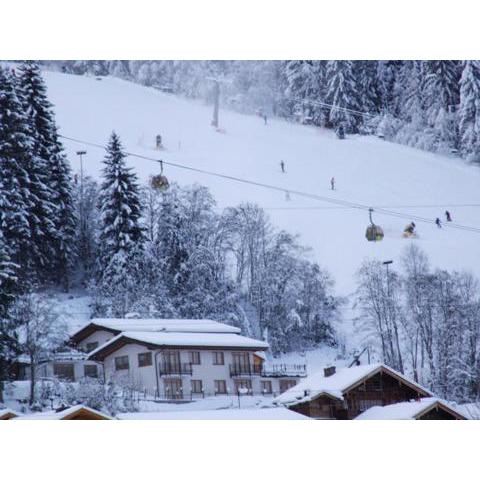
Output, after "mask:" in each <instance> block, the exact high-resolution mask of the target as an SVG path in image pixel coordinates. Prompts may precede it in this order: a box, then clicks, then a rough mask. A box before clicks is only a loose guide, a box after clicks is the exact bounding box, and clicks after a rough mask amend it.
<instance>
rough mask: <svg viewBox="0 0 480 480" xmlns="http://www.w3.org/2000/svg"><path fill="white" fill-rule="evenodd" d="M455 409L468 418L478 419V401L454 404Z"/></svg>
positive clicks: (479, 416) (479, 408) (479, 406)
mask: <svg viewBox="0 0 480 480" xmlns="http://www.w3.org/2000/svg"><path fill="white" fill-rule="evenodd" d="M455 410H456V411H457V412H460V413H461V414H462V415H463V416H464V417H466V418H467V419H469V420H480V403H478V402H477V403H462V404H460V405H456V406H455Z"/></svg>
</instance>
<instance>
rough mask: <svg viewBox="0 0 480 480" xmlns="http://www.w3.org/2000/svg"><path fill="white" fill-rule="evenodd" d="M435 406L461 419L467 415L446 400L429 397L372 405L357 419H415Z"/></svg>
mask: <svg viewBox="0 0 480 480" xmlns="http://www.w3.org/2000/svg"><path fill="white" fill-rule="evenodd" d="M434 408H441V409H443V410H445V411H447V412H449V413H451V414H452V415H454V416H457V417H459V419H462V420H466V418H465V416H464V415H463V414H462V413H460V412H459V411H458V410H457V409H456V408H454V407H453V406H452V405H449V404H448V403H447V402H445V401H444V400H440V399H438V398H434V397H429V398H422V399H420V400H419V401H412V402H401V403H394V404H392V405H386V406H384V407H382V406H376V407H371V408H369V409H368V410H366V411H365V412H363V413H361V414H360V415H359V416H358V417H356V418H355V420H415V419H417V418H419V417H421V416H422V415H424V414H426V413H427V412H429V411H430V410H432V409H434Z"/></svg>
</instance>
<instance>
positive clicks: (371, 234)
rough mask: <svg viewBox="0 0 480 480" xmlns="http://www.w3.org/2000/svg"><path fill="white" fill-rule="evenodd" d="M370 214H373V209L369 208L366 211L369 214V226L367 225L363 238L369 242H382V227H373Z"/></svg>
mask: <svg viewBox="0 0 480 480" xmlns="http://www.w3.org/2000/svg"><path fill="white" fill-rule="evenodd" d="M372 212H373V208H370V209H369V210H368V213H369V217H370V223H371V225H369V226H368V227H367V231H366V232H365V238H366V239H367V240H368V241H369V242H380V241H381V240H383V237H384V233H383V230H382V227H380V225H375V224H374V223H373V220H372Z"/></svg>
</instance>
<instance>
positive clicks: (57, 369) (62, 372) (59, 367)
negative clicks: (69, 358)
mask: <svg viewBox="0 0 480 480" xmlns="http://www.w3.org/2000/svg"><path fill="white" fill-rule="evenodd" d="M53 374H54V375H55V376H56V377H58V378H62V379H64V380H72V381H73V380H75V374H74V370H73V363H54V364H53Z"/></svg>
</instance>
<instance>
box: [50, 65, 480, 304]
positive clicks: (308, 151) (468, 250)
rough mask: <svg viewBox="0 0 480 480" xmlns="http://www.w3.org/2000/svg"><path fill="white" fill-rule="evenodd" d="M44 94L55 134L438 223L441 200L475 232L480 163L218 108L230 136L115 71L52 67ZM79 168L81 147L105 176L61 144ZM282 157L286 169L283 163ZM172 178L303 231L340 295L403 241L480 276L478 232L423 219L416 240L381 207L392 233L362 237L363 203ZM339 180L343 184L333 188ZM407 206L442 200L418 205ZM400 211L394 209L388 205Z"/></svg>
mask: <svg viewBox="0 0 480 480" xmlns="http://www.w3.org/2000/svg"><path fill="white" fill-rule="evenodd" d="M45 79H46V82H47V85H48V91H49V96H50V99H51V100H52V102H53V103H54V105H55V112H56V115H57V121H58V124H59V126H60V133H62V134H63V135H66V136H70V137H75V138H79V139H83V140H87V141H90V142H95V143H101V144H105V143H106V141H107V139H108V136H109V135H110V133H111V131H112V130H115V131H116V132H117V133H118V134H119V135H120V137H121V139H122V141H123V143H124V146H125V148H126V149H127V150H129V151H131V152H136V153H139V154H142V155H149V156H153V157H155V158H162V159H164V160H165V161H172V162H178V163H181V164H184V165H189V166H194V167H197V168H202V169H207V170H213V171H216V172H219V173H223V174H227V175H234V176H238V177H242V178H245V179H250V180H254V181H257V182H264V183H269V184H273V185H277V186H279V187H281V188H284V189H285V190H300V191H303V192H308V193H312V194H317V195H322V196H328V197H332V198H340V199H344V200H348V201H351V202H358V203H361V204H366V205H373V206H391V207H392V208H391V209H392V210H396V211H399V212H402V213H406V214H413V215H420V216H424V217H428V218H432V219H435V217H437V216H438V217H441V218H442V220H443V212H444V211H445V207H443V205H449V207H448V209H449V210H450V211H451V212H452V215H453V219H454V221H455V222H458V223H460V224H464V225H471V226H475V227H479V228H480V218H479V215H480V208H479V207H465V206H463V207H460V206H457V207H455V206H454V205H459V204H475V203H480V202H479V201H478V200H479V186H480V169H478V168H476V167H471V166H468V165H465V164H464V163H463V162H462V161H461V160H458V159H451V158H445V157H441V156H438V155H433V154H429V153H425V152H422V151H418V150H415V149H411V148H408V147H404V146H401V145H395V144H391V143H388V142H384V141H382V140H379V139H377V138H369V137H348V138H347V139H346V140H344V141H339V140H337V138H336V137H335V135H334V134H333V133H332V132H331V131H327V130H323V129H318V128H314V127H305V126H300V125H294V124H290V123H287V122H284V121H281V120H275V119H269V121H268V125H264V122H263V120H262V119H260V118H258V117H255V116H248V115H240V114H237V113H234V112H228V111H221V112H220V122H221V126H222V127H223V128H224V129H225V130H226V133H224V134H221V133H217V132H215V131H214V130H213V129H212V128H211V127H210V119H211V107H210V106H207V105H204V104H203V103H200V102H193V101H189V100H186V99H182V98H178V97H175V96H172V95H168V94H163V93H160V92H158V91H155V90H153V89H149V88H145V87H142V86H140V85H136V84H132V83H129V82H126V81H122V80H119V79H115V78H108V77H107V78H103V79H102V80H101V81H98V80H96V79H95V78H92V77H82V76H74V75H66V74H61V73H54V72H45ZM157 133H160V134H161V135H162V137H163V142H164V145H165V146H166V150H165V151H163V152H156V151H155V150H154V149H153V146H154V139H155V135H156V134H157ZM64 143H65V147H66V149H67V153H68V156H69V158H70V160H71V162H72V165H73V168H74V170H75V171H78V169H79V163H78V157H76V155H75V152H76V151H77V150H79V149H84V148H85V149H86V150H87V151H88V153H87V155H86V157H85V160H84V161H85V171H86V174H89V175H92V176H94V177H98V176H99V174H100V171H101V168H102V163H101V162H102V158H103V152H102V151H101V150H99V149H95V148H92V147H88V146H87V147H83V146H82V145H80V144H77V143H74V142H71V141H67V140H65V141H64ZM281 160H283V161H284V162H285V164H286V173H285V174H282V173H281V170H280V166H279V163H280V161H281ZM128 161H129V163H130V165H131V166H132V167H134V168H135V170H136V172H137V173H138V175H139V177H140V178H141V179H142V180H145V179H147V178H148V177H149V175H151V174H152V173H156V172H158V170H159V167H158V165H157V164H156V163H154V162H151V161H148V160H141V159H138V158H134V157H130V159H129V160H128ZM165 173H166V174H167V176H168V178H169V179H170V181H177V182H179V183H180V184H191V183H194V182H198V183H201V184H204V185H206V186H208V187H209V188H210V189H211V191H212V193H213V194H214V196H215V198H216V199H217V201H218V206H219V208H223V207H226V206H230V205H236V204H238V203H240V202H246V201H249V202H256V203H258V204H259V205H261V206H262V207H264V208H266V209H267V210H268V213H269V214H270V215H271V217H272V220H273V223H274V224H275V225H276V226H278V227H280V228H284V229H287V230H288V231H290V232H293V233H299V234H300V235H301V239H302V242H303V243H304V244H305V245H308V246H311V247H312V249H313V251H312V257H313V258H314V259H316V260H317V261H318V262H319V263H320V264H321V265H323V266H325V267H326V268H328V270H329V271H330V272H331V273H332V274H333V276H334V278H335V281H336V285H337V292H338V293H340V294H344V295H348V294H350V293H351V292H353V291H354V289H355V276H354V274H355V271H356V270H357V269H358V267H359V265H360V263H361V261H362V259H363V258H365V257H368V256H369V257H377V258H379V259H381V260H385V259H393V260H394V261H397V260H398V258H399V256H400V255H401V253H402V250H403V248H404V247H405V246H406V245H407V244H408V242H410V241H416V242H418V244H419V245H420V246H421V247H422V248H424V249H425V250H426V252H427V253H428V255H429V256H430V259H431V260H432V263H433V264H434V265H435V266H439V267H444V268H452V269H453V268H458V269H460V268H466V269H469V270H471V271H473V272H474V273H475V274H476V275H477V276H480V236H479V234H478V233H472V232H466V231H459V230H454V229H450V228H444V229H441V230H440V229H438V228H437V227H436V226H435V225H430V224H423V223H422V224H420V223H417V227H418V230H419V234H420V238H419V239H417V240H405V239H403V238H402V236H401V233H402V230H403V228H404V226H405V224H406V223H408V222H407V220H406V219H401V218H395V217H391V216H382V215H380V214H376V216H375V220H376V222H377V223H379V224H380V225H382V226H383V228H384V230H385V239H384V241H383V242H379V243H373V242H367V241H366V240H365V236H364V234H365V228H366V226H367V225H368V214H367V212H365V211H363V210H356V209H345V208H338V207H333V208H332V205H330V204H327V203H323V202H319V201H316V200H313V199H312V200H309V199H305V198H300V197H296V196H295V195H293V194H291V195H290V201H287V200H286V195H285V193H283V192H275V191H271V190H266V189H263V188H259V187H256V186H252V185H245V184H241V183H235V182H231V181H227V180H224V179H219V178H215V177H211V176H207V175H204V174H199V173H193V172H188V171H185V170H180V169H175V168H173V167H166V171H165ZM332 176H335V178H336V181H337V190H336V191H334V192H332V191H331V190H330V178H331V177H332ZM408 205H439V206H438V207H424V208H413V207H410V208H408V207H406V206H408ZM393 207H395V208H393Z"/></svg>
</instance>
